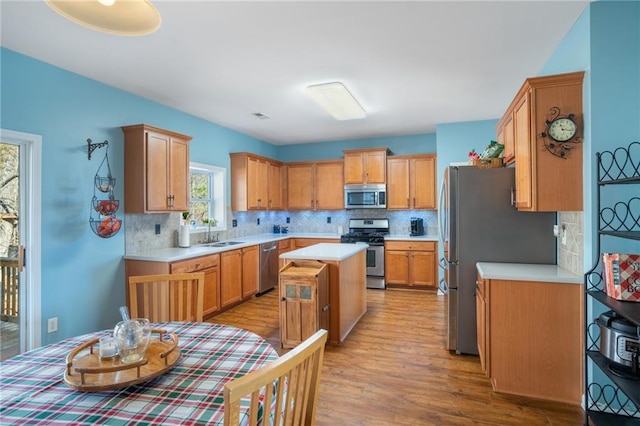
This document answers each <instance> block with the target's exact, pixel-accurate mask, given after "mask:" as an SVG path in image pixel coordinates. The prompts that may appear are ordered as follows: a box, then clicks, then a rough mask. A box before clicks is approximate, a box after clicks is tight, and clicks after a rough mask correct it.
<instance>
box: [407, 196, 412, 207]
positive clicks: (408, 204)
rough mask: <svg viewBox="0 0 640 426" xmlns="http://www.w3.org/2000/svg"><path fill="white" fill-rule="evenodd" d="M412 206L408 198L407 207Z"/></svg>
mask: <svg viewBox="0 0 640 426" xmlns="http://www.w3.org/2000/svg"><path fill="white" fill-rule="evenodd" d="M409 206H411V202H410V201H409V197H407V207H409Z"/></svg>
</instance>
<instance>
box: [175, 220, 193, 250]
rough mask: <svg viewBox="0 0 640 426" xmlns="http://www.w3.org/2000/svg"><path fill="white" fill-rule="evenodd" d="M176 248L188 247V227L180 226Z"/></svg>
mask: <svg viewBox="0 0 640 426" xmlns="http://www.w3.org/2000/svg"><path fill="white" fill-rule="evenodd" d="M178 246H179V247H190V246H191V243H190V241H189V225H180V231H179V232H178Z"/></svg>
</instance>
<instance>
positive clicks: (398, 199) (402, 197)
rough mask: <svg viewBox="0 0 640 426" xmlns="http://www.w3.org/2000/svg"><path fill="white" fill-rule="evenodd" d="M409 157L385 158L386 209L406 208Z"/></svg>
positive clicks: (409, 198)
mask: <svg viewBox="0 0 640 426" xmlns="http://www.w3.org/2000/svg"><path fill="white" fill-rule="evenodd" d="M410 201H411V196H410V194H409V159H407V158H390V159H388V160H387V209H389V210H394V209H405V210H406V209H408V208H409V206H410V204H409V203H410Z"/></svg>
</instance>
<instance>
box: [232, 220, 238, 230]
mask: <svg viewBox="0 0 640 426" xmlns="http://www.w3.org/2000/svg"><path fill="white" fill-rule="evenodd" d="M236 226H238V220H237V219H232V220H231V227H232V228H235V227H236Z"/></svg>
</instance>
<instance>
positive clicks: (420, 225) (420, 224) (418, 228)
mask: <svg viewBox="0 0 640 426" xmlns="http://www.w3.org/2000/svg"><path fill="white" fill-rule="evenodd" d="M410 229H411V234H410V235H411V236H412V237H416V236H418V235H424V221H423V220H422V218H419V217H412V218H411V228H410Z"/></svg>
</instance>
